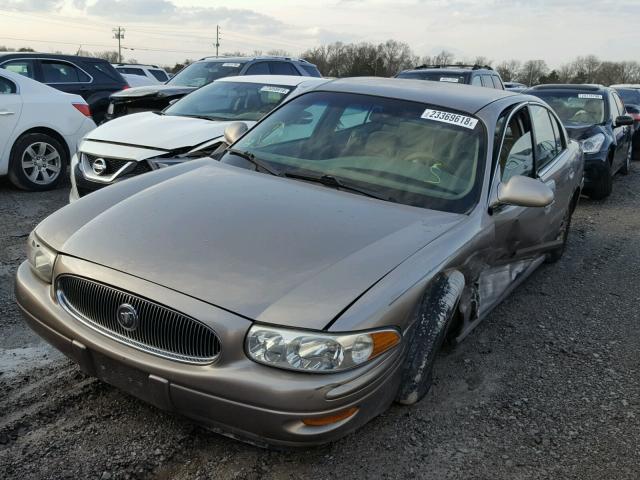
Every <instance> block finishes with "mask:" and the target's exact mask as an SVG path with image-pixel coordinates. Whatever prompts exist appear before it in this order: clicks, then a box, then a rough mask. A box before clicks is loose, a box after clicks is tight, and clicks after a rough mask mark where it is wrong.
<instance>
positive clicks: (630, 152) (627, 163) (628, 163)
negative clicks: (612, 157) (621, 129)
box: [620, 142, 633, 175]
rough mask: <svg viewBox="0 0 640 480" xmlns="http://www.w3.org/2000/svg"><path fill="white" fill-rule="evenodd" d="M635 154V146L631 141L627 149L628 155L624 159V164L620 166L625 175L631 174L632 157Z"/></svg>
mask: <svg viewBox="0 0 640 480" xmlns="http://www.w3.org/2000/svg"><path fill="white" fill-rule="evenodd" d="M632 156H633V146H632V145H631V142H629V148H628V149H627V156H626V157H625V159H624V165H622V168H620V173H622V174H623V175H629V172H630V171H631V157H632Z"/></svg>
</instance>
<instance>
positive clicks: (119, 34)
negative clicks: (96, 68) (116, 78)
mask: <svg viewBox="0 0 640 480" xmlns="http://www.w3.org/2000/svg"><path fill="white" fill-rule="evenodd" d="M113 38H116V39H117V40H118V63H122V45H121V43H120V41H121V40H123V39H124V28H122V27H118V28H114V29H113Z"/></svg>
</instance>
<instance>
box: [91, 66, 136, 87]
mask: <svg viewBox="0 0 640 480" xmlns="http://www.w3.org/2000/svg"><path fill="white" fill-rule="evenodd" d="M84 66H85V67H87V68H88V69H89V73H90V74H91V75H93V77H94V79H95V80H97V78H96V74H97V75H98V77H99V78H100V80H102V81H112V82H115V83H117V84H118V85H127V82H125V81H124V78H122V76H121V75H120V74H119V73H118V71H117V70H116V69H115V68H113V67H112V66H111V64H110V63H109V62H106V61H105V62H84ZM105 77H106V78H105Z"/></svg>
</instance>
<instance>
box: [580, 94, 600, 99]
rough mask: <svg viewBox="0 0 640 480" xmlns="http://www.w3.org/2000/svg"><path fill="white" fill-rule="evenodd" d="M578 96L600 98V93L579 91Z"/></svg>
mask: <svg viewBox="0 0 640 480" xmlns="http://www.w3.org/2000/svg"><path fill="white" fill-rule="evenodd" d="M578 98H595V99H597V100H602V95H598V94H597V93H579V94H578Z"/></svg>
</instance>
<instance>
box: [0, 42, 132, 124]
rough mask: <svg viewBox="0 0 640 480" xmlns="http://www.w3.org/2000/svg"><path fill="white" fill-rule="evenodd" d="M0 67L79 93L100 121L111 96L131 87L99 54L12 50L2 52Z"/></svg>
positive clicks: (95, 117)
mask: <svg viewBox="0 0 640 480" xmlns="http://www.w3.org/2000/svg"><path fill="white" fill-rule="evenodd" d="M0 67H1V68H4V69H6V70H9V71H11V72H15V73H19V74H20V75H24V76H25V77H29V78H33V79H34V80H37V81H39V82H41V83H46V84H47V85H49V86H50V87H53V88H57V89H58V90H62V91H63V92H67V93H74V94H76V95H80V96H81V97H82V98H84V99H85V100H86V102H87V103H88V104H89V107H90V108H91V116H92V117H93V120H94V121H95V122H96V123H97V124H100V123H101V122H103V121H104V117H105V114H106V113H107V107H108V105H109V96H110V95H111V94H112V93H114V92H117V91H119V90H122V89H123V88H128V87H129V85H127V82H126V81H125V80H124V78H122V75H120V74H119V73H118V72H116V70H115V68H113V67H112V66H111V64H110V63H109V62H107V61H106V60H102V59H100V58H90V57H78V56H75V55H57V54H49V53H25V52H12V53H3V54H0Z"/></svg>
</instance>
